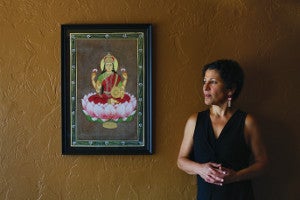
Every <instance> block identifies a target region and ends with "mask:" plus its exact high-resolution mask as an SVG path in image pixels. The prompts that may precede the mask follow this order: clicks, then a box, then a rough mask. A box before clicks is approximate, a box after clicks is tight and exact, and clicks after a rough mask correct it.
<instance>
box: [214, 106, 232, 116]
mask: <svg viewBox="0 0 300 200" xmlns="http://www.w3.org/2000/svg"><path fill="white" fill-rule="evenodd" d="M235 110H236V108H233V107H230V108H229V107H228V106H227V104H225V105H222V106H217V105H212V106H211V108H210V113H211V114H212V115H214V116H216V117H224V116H226V115H231V114H232V113H234V112H235Z"/></svg>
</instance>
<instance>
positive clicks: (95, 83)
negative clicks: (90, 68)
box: [91, 72, 101, 93]
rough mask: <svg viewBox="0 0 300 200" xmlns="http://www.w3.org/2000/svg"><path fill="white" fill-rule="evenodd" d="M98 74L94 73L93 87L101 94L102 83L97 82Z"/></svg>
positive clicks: (92, 77)
mask: <svg viewBox="0 0 300 200" xmlns="http://www.w3.org/2000/svg"><path fill="white" fill-rule="evenodd" d="M95 78H96V73H95V72H93V73H92V75H91V80H92V85H93V87H94V88H95V90H96V92H97V93H100V90H101V82H100V81H99V80H97V81H95Z"/></svg>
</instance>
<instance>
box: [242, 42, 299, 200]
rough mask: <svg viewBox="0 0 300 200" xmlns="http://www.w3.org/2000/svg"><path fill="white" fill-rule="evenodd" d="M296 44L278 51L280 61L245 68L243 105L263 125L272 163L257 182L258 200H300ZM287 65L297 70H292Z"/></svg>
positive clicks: (268, 60) (255, 182)
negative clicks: (299, 199) (299, 182)
mask: <svg viewBox="0 0 300 200" xmlns="http://www.w3.org/2000/svg"><path fill="white" fill-rule="evenodd" d="M295 40H298V39H295ZM295 40H294V42H295ZM295 43H296V42H295ZM295 43H293V42H292V40H291V43H290V44H287V43H286V42H285V44H284V45H281V46H280V47H281V48H280V49H274V51H276V52H277V53H278V54H279V55H282V56H281V57H280V58H277V57H276V58H271V59H270V58H268V59H266V60H262V61H259V60H256V61H255V62H253V63H246V65H247V66H244V69H246V70H245V74H246V84H245V88H244V90H243V92H242V93H243V94H242V95H241V99H240V101H239V102H240V104H241V105H242V106H241V107H242V108H244V109H245V110H246V111H248V112H250V113H253V114H254V115H255V116H256V118H257V120H258V121H259V124H260V127H261V132H262V135H263V140H264V142H265V145H266V148H267V151H268V156H269V160H270V163H269V166H268V169H267V171H266V173H265V174H264V175H263V176H262V177H259V178H257V179H256V180H254V189H255V194H256V199H257V200H285V199H289V200H293V199H295V200H296V199H298V198H299V196H300V190H299V188H298V178H299V177H300V173H299V166H300V164H299V163H300V159H299V158H300V156H299V153H300V152H299V140H300V135H299V134H298V132H299V128H298V127H297V123H299V118H298V117H299V111H297V109H298V107H299V106H298V105H297V104H298V103H299V102H300V98H299V97H300V94H297V95H295V92H296V91H295V90H297V89H295V84H296V82H298V79H299V78H298V77H297V76H296V75H295V74H299V72H300V70H299V69H297V68H298V67H297V65H298V64H297V63H296V59H297V57H296V54H295V55H291V54H290V49H293V51H296V52H299V47H298V46H296V45H295ZM283 46H284V47H285V48H282V47H283ZM270 60H271V61H270ZM248 65H249V66H248ZM257 65H260V66H257ZM286 65H288V66H294V67H295V69H288V68H286ZM296 72H297V73H296ZM284 77H285V78H284ZM287 79H288V80H287ZM287 81H289V82H287ZM291 100H292V101H291Z"/></svg>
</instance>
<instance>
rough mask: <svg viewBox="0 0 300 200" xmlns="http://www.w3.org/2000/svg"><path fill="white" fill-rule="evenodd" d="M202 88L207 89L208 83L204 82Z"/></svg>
mask: <svg viewBox="0 0 300 200" xmlns="http://www.w3.org/2000/svg"><path fill="white" fill-rule="evenodd" d="M203 90H205V91H207V90H209V85H208V83H204V85H203Z"/></svg>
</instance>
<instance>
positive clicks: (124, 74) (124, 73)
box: [121, 68, 128, 80]
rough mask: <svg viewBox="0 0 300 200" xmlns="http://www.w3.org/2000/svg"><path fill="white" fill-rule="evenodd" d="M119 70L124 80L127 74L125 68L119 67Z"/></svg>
mask: <svg viewBox="0 0 300 200" xmlns="http://www.w3.org/2000/svg"><path fill="white" fill-rule="evenodd" d="M121 72H122V76H123V78H124V79H125V80H127V78H128V75H127V72H126V69H125V68H122V69H121Z"/></svg>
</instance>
